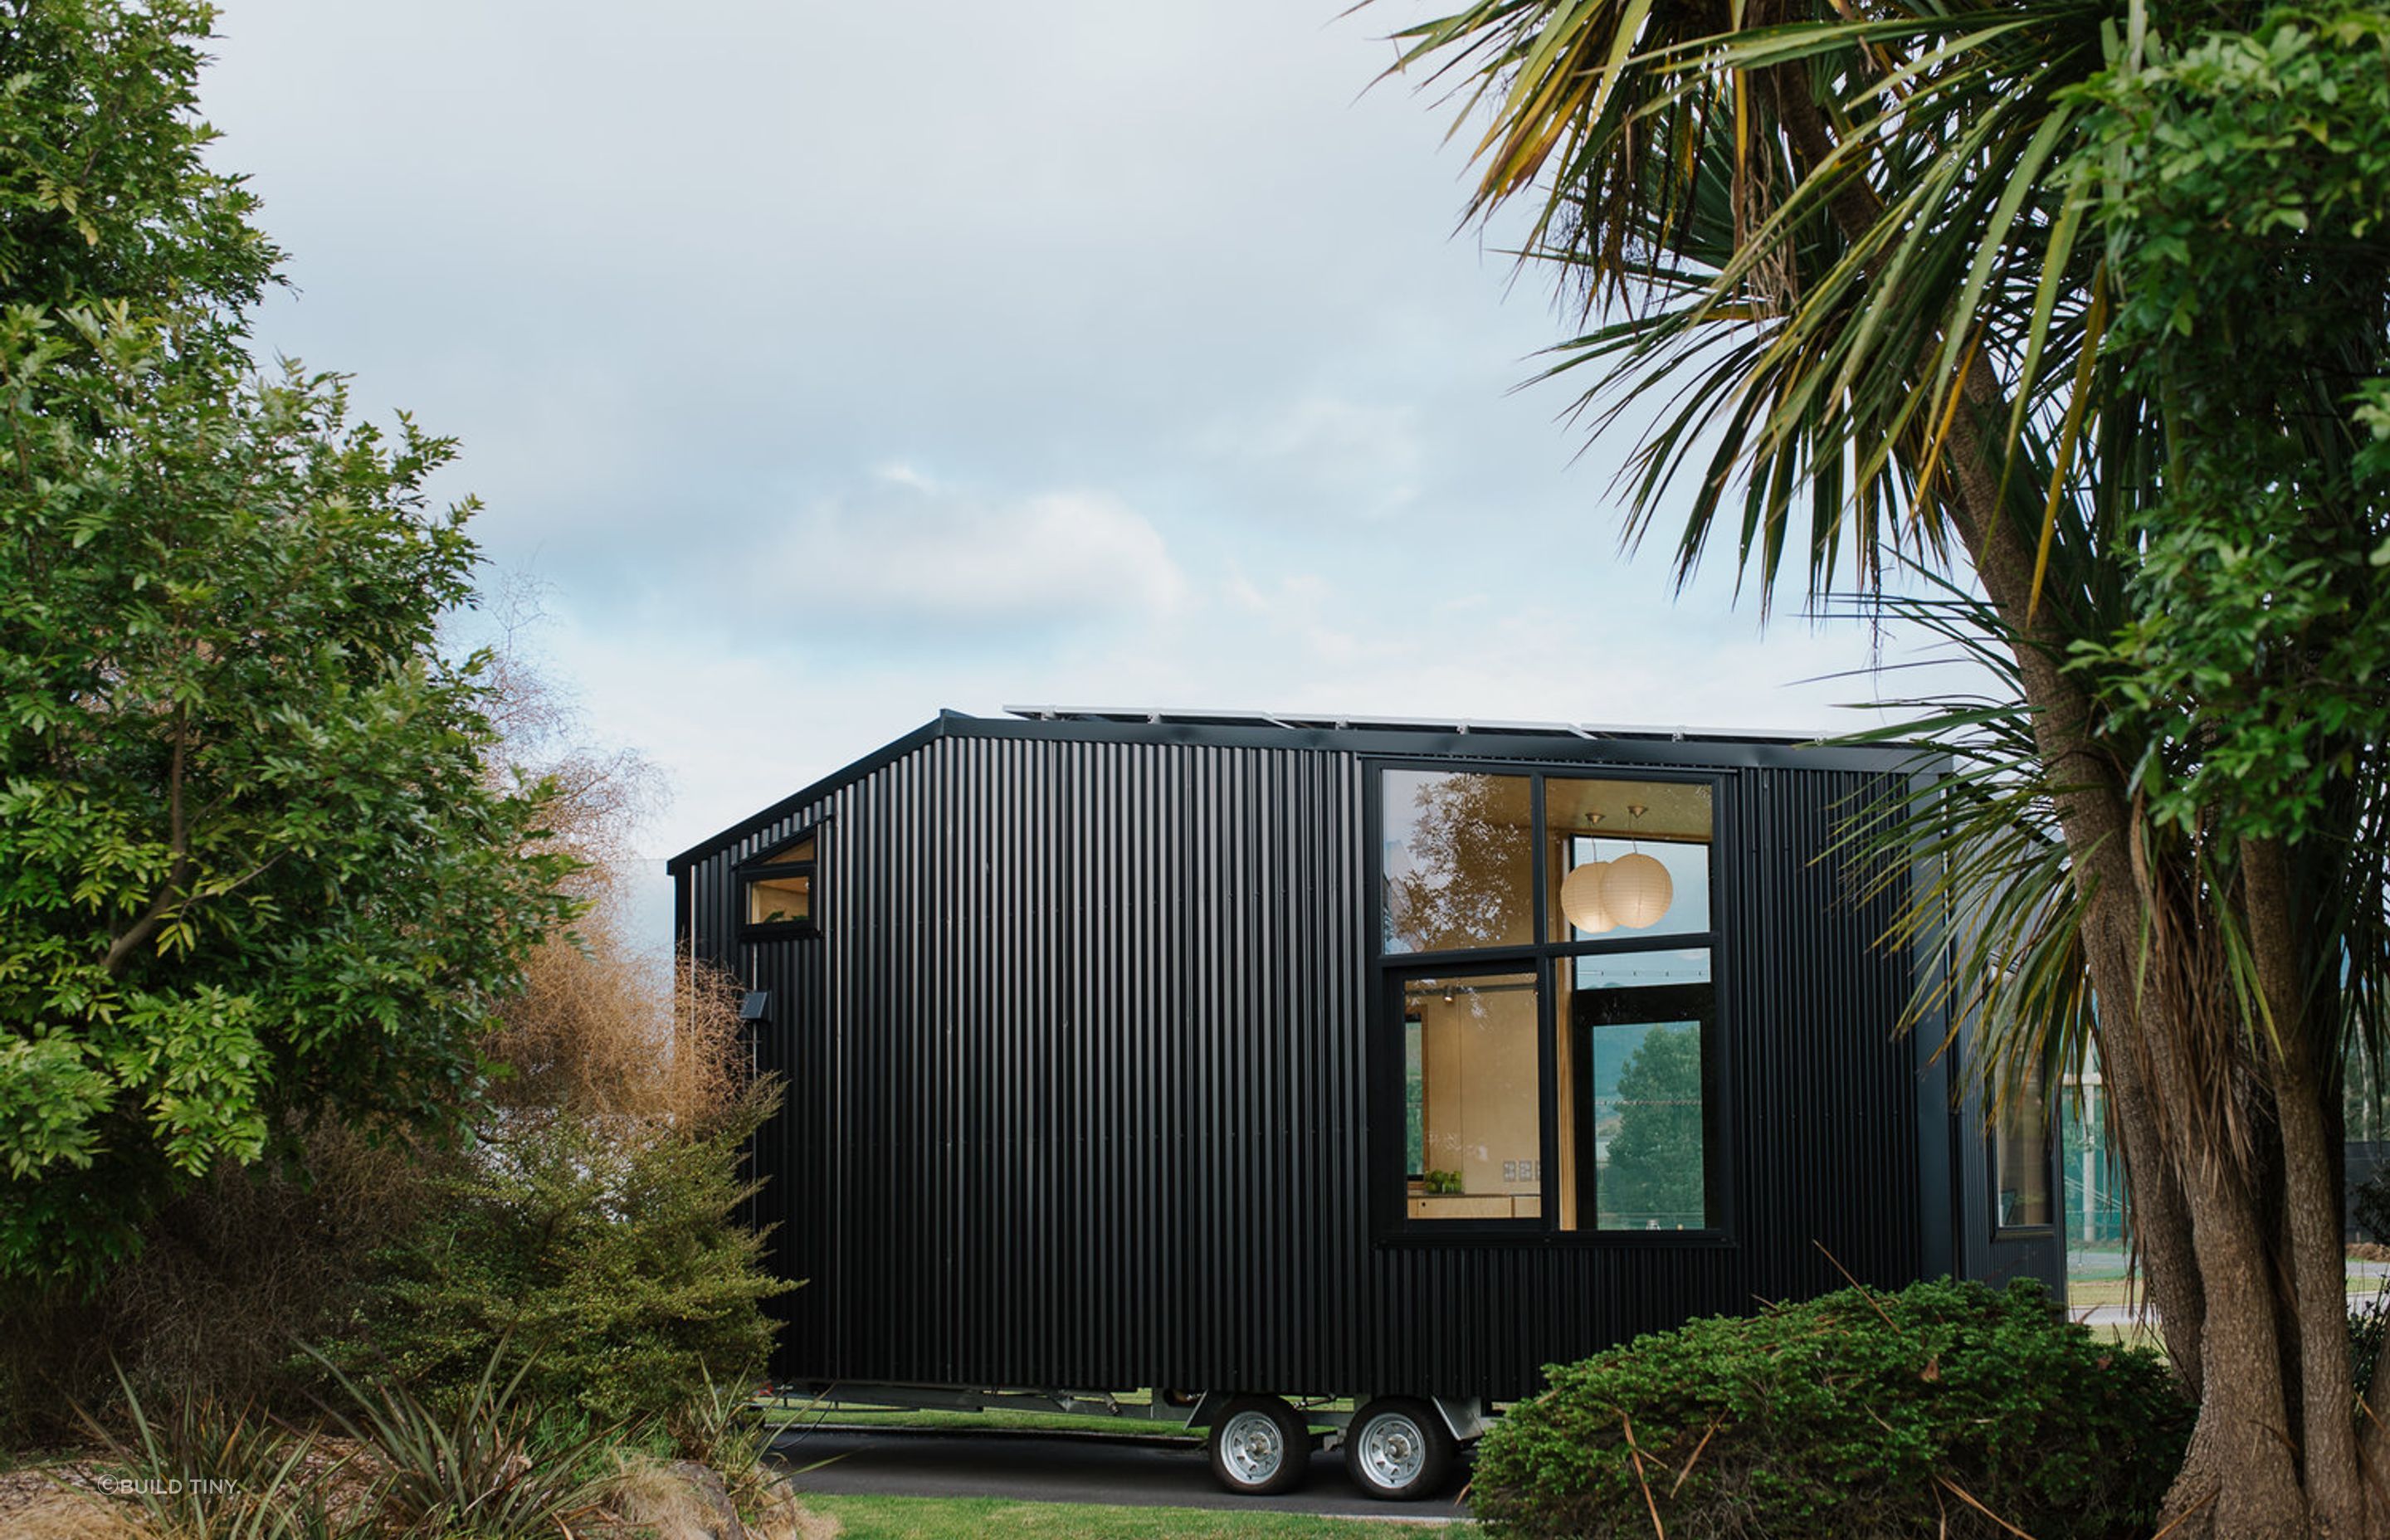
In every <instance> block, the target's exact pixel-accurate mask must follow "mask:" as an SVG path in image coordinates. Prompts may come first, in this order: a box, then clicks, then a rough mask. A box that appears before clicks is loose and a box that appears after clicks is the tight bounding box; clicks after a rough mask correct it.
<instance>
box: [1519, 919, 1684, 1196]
mask: <svg viewBox="0 0 2390 1540" xmlns="http://www.w3.org/2000/svg"><path fill="white" fill-rule="evenodd" d="M1709 971H1710V969H1709V953H1708V951H1707V950H1706V949H1703V950H1700V951H1693V952H1633V953H1626V954H1624V955H1613V956H1587V957H1566V958H1562V959H1561V961H1560V962H1557V963H1555V964H1553V965H1552V973H1553V994H1554V996H1555V997H1556V998H1557V999H1558V1001H1559V1002H1560V1007H1559V1009H1558V1011H1557V1012H1556V1015H1557V1016H1558V1018H1559V1022H1558V1033H1557V1038H1558V1041H1557V1045H1556V1046H1557V1050H1558V1057H1559V1059H1560V1074H1559V1079H1560V1090H1561V1102H1562V1112H1561V1126H1560V1135H1561V1155H1560V1173H1561V1184H1560V1186H1561V1191H1560V1210H1561V1212H1560V1223H1561V1228H1562V1229H1569V1230H1702V1229H1708V1228H1710V1227H1711V1226H1714V1225H1715V1223H1716V1221H1717V1213H1716V1204H1715V1200H1714V1197H1713V1192H1712V1184H1711V1176H1712V1173H1713V1170H1714V1167H1715V1161H1714V1160H1713V1158H1712V1149H1713V1147H1714V1145H1715V1137H1716V1132H1717V1130H1716V1124H1715V1112H1714V1102H1713V1100H1712V1098H1711V1097H1710V1094H1709V1081H1710V1068H1709V1065H1710V1059H1711V1057H1712V1054H1711V1049H1712V1038H1713V1033H1712V1024H1713V1022H1714V1021H1715V1019H1716V1007H1715V995H1714V994H1713V992H1712V990H1711V987H1710V981H1709ZM1587 1195H1591V1199H1592V1201H1591V1202H1587V1201H1586V1199H1587Z"/></svg>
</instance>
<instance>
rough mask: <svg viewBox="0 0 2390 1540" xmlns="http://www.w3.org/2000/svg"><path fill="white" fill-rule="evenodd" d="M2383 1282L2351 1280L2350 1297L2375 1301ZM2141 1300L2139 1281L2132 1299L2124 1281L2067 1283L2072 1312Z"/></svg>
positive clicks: (2071, 1280)
mask: <svg viewBox="0 0 2390 1540" xmlns="http://www.w3.org/2000/svg"><path fill="white" fill-rule="evenodd" d="M2382 1281H2383V1280H2382V1279H2380V1278H2378V1277H2350V1278H2349V1279H2348V1296H2349V1298H2351V1299H2368V1300H2370V1299H2371V1298H2372V1297H2373V1295H2374V1291H2375V1290H2378V1289H2380V1288H2381V1287H2382ZM2139 1298H2140V1286H2139V1282H2138V1281H2136V1282H2135V1283H2134V1285H2133V1286H2132V1292H2131V1293H2130V1294H2129V1295H2128V1294H2127V1292H2126V1280H2125V1279H2123V1278H2120V1277H2118V1278H2085V1277H2074V1278H2069V1279H2067V1280H2066V1308H2067V1309H2069V1310H2088V1309H2090V1308H2091V1307H2093V1306H2094V1305H2103V1304H2120V1305H2131V1304H2135V1303H2139Z"/></svg>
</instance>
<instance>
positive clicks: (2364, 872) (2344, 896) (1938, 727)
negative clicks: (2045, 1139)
mask: <svg viewBox="0 0 2390 1540" xmlns="http://www.w3.org/2000/svg"><path fill="white" fill-rule="evenodd" d="M1409 36H1410V39H1411V42H1412V45H1413V46H1412V49H1411V51H1410V53H1409V54H1408V56H1407V62H1409V63H1415V64H1432V65H1433V67H1434V68H1435V69H1436V70H1438V71H1450V72H1451V73H1452V75H1453V76H1457V77H1458V79H1460V80H1461V81H1462V82H1463V83H1464V86H1465V91H1466V94H1467V96H1468V99H1469V100H1470V102H1471V104H1472V106H1474V107H1481V108H1485V109H1490V118H1491V122H1490V126H1489V127H1488V129H1487V131H1486V133H1485V135H1484V138H1483V139H1482V140H1481V141H1480V150H1481V154H1482V157H1483V163H1484V176H1483V178H1482V180H1481V182H1480V184H1479V187H1478V192H1477V203H1476V206H1477V207H1478V208H1479V209H1481V210H1490V209H1492V208H1494V207H1496V206H1497V205H1499V204H1502V203H1504V202H1506V201H1508V200H1510V199H1522V198H1523V199H1525V200H1526V201H1527V203H1528V204H1529V206H1530V207H1532V208H1534V209H1535V210H1536V211H1537V219H1536V224H1535V225H1534V226H1533V228H1532V231H1531V237H1530V240H1529V242H1528V252H1529V259H1530V260H1548V261H1549V262H1550V263H1553V264H1554V265H1555V270H1556V271H1557V272H1559V273H1560V274H1561V275H1562V280H1561V281H1562V283H1563V285H1564V286H1565V287H1566V288H1567V289H1569V290H1570V291H1572V292H1574V294H1576V295H1577V296H1578V297H1580V298H1581V299H1582V300H1583V301H1584V302H1585V304H1586V307H1587V314H1588V316H1589V325H1588V327H1587V329H1586V330H1585V331H1584V332H1583V333H1582V334H1581V335H1579V336H1577V337H1575V338H1574V339H1572V340H1568V341H1567V342H1565V343H1563V344H1562V347H1561V358H1560V361H1559V363H1558V364H1557V365H1556V366H1555V368H1556V370H1557V371H1561V372H1566V371H1573V370H1580V369H1582V370H1587V371H1589V372H1591V373H1592V374H1593V375H1594V376H1595V377H1596V383H1595V386H1594V388H1593V390H1592V391H1589V392H1588V395H1587V404H1588V405H1589V406H1590V407H1591V409H1592V410H1593V411H1594V413H1595V416H1594V418H1593V420H1594V421H1595V422H1597V423H1606V422H1613V421H1616V420H1617V418H1616V416H1615V414H1616V412H1617V411H1618V410H1619V409H1621V408H1623V407H1625V405H1627V404H1639V407H1640V408H1643V409H1648V408H1649V407H1650V406H1651V404H1654V403H1657V404H1658V411H1657V416H1656V417H1654V418H1652V419H1651V421H1652V426H1651V428H1650V430H1648V431H1647V432H1646V433H1645V435H1644V437H1643V439H1642V441H1641V443H1640V445H1639V447H1638V450H1637V451H1636V453H1635V454H1634V456H1632V457H1631V458H1630V460H1629V461H1628V463H1627V465H1626V467H1625V473H1624V474H1625V481H1626V483H1627V485H1628V487H1629V490H1630V492H1631V494H1632V495H1633V511H1632V513H1631V515H1630V529H1631V530H1632V531H1634V532H1636V533H1641V532H1643V531H1645V530H1646V529H1648V528H1649V526H1650V525H1651V522H1652V520H1654V519H1655V518H1656V517H1657V516H1658V515H1659V512H1660V510H1661V508H1662V507H1663V506H1664V493H1666V492H1667V491H1668V490H1669V489H1670V488H1672V487H1681V488H1682V489H1684V490H1685V491H1686V492H1687V493H1688V494H1690V495H1689V499H1688V501H1686V502H1685V503H1682V504H1678V505H1674V506H1675V507H1679V508H1681V509H1682V510H1683V512H1684V514H1685V519H1684V522H1683V525H1682V528H1681V532H1680V533H1678V535H1677V540H1676V547H1677V558H1678V561H1679V563H1680V565H1681V568H1682V569H1683V570H1686V571H1690V567H1691V565H1692V563H1693V562H1694V561H1695V560H1696V559H1697V558H1699V557H1700V556H1701V555H1702V554H1703V552H1704V551H1706V550H1709V549H1711V548H1712V547H1713V546H1714V545H1716V544H1717V543H1718V542H1720V541H1724V542H1725V543H1726V544H1728V545H1729V546H1730V547H1731V549H1732V550H1733V552H1734V553H1735V559H1737V560H1738V561H1739V562H1741V564H1742V565H1743V566H1744V568H1745V569H1746V570H1747V571H1748V572H1749V574H1750V575H1751V576H1752V577H1753V578H1754V580H1756V585H1757V586H1758V587H1759V588H1760V589H1761V590H1762V592H1763V593H1764V594H1765V593H1768V592H1772V591H1773V589H1774V588H1775V587H1776V585H1777V584H1779V583H1780V580H1792V581H1796V582H1798V583H1800V584H1802V585H1803V586H1805V588H1806V590H1807V591H1808V593H1809V594H1810V596H1811V597H1813V598H1814V597H1824V596H1827V595H1829V594H1831V592H1832V591H1834V590H1835V589H1836V588H1837V587H1838V586H1839V585H1842V584H1850V583H1852V582H1854V581H1856V583H1857V584H1858V586H1859V587H1860V588H1861V590H1862V591H1863V593H1865V594H1866V595H1869V596H1870V597H1871V598H1872V602H1873V603H1874V604H1876V605H1880V606H1889V607H1891V608H1892V609H1893V610H1895V612H1897V613H1902V614H1907V615H1910V616H1913V617H1915V618H1917V619H1919V620H1921V621H1922V622H1925V623H1926V624H1927V625H1928V626H1929V627H1931V628H1933V629H1934V630H1936V631H1938V632H1939V633H1941V634H1942V635H1946V636H1947V637H1948V638H1949V639H1950V640H1951V641H1953V642H1954V643H1956V644H1957V645H1958V646H1959V647H1960V648H1962V649H1963V650H1964V651H1965V652H1966V653H1967V654H1968V655H1970V656H1972V657H1974V658H1975V659H1977V660H1978V661H1981V662H1982V663H1983V664H1985V667H1986V668H1987V670H1989V671H1990V672H1991V673H1992V674H1993V675H1994V676H1995V678H1996V680H1997V681H1998V686H1999V690H1998V691H1997V692H1995V693H1994V694H1993V695H1991V696H1990V697H1988V698H1985V699H1977V700H1971V701H1964V702H1936V703H1932V704H1933V707H1934V711H1933V714H1931V715H1929V716H1928V717H1926V718H1925V719H1923V720H1922V721H1921V723H1920V724H1919V725H1916V726H1915V727H1913V728H1912V729H1911V731H1913V732H1918V733H1921V734H1923V735H1926V736H1928V737H1931V738H1935V739H1937V740H1938V741H1940V742H1941V743H1942V744H1943V745H1944V746H1945V747H1947V748H1948V749H1949V750H1951V751H1953V752H1954V753H1956V754H1957V755H1958V756H1959V761H1960V765H1961V771H1960V775H1959V776H1957V777H1956V779H1955V781H1954V782H1953V783H1952V784H1951V785H1950V786H1948V787H1947V788H1946V789H1944V791H1943V792H1942V793H1941V794H1938V795H1937V796H1936V798H1935V799H1934V802H1932V803H1931V804H1929V805H1928V806H1927V807H1925V808H1924V809H1922V810H1921V814H1922V816H1923V817H1924V819H1925V822H1924V825H1923V828H1924V841H1925V844H1926V847H1927V849H1928V850H1929V851H1932V852H1934V853H1939V854H1942V855H1944V856H1946V857H1947V858H1948V871H1947V877H1946V878H1945V879H1942V881H1941V883H1940V884H1939V886H1938V887H1936V888H1935V889H1934V891H1932V892H1923V893H1921V894H1919V895H1918V898H1919V901H1920V902H1919V913H1918V917H1917V918H1916V921H1915V922H1916V923H1919V924H1923V923H1928V918H1927V917H1928V916H1930V915H1931V914H1932V913H1933V912H1934V911H1935V910H1938V909H1939V908H1940V907H1942V906H1943V905H1946V904H1955V905H1958V906H1959V907H1960V909H1962V910H1963V911H1965V912H1966V918H1967V921H1968V923H1967V924H1966V925H1965V926H1963V927H1962V929H1961V932H1960V933H1961V934H1962V935H1965V936H1968V937H1970V938H1972V939H1971V940H1970V941H1969V942H1968V943H1967V944H1966V948H1965V951H1964V953H1963V954H1962V956H1961V958H1960V961H1961V966H1960V968H1959V969H1955V970H1954V975H1953V977H1954V985H1953V988H1954V990H1955V996H1956V997H1955V1000H1954V1004H1955V1005H1956V1006H1957V1007H1958V1008H1959V1009H1960V1011H1961V1013H1962V1014H1963V1015H1965V1016H1967V1017H1969V1018H1971V1019H1972V1023H1973V1026H1974V1029H1975V1031H1976V1033H1977V1035H1978V1038H1979V1041H1980V1042H1981V1043H1982V1044H1984V1045H1985V1046H1986V1047H1987V1048H1988V1049H1989V1052H1988V1054H1987V1055H1986V1056H1985V1059H1984V1062H1985V1064H1987V1065H1988V1066H1990V1067H1991V1068H1992V1069H1993V1070H1994V1071H1995V1072H1996V1073H1997V1075H1998V1084H1996V1085H1995V1086H1994V1090H1995V1092H1996V1096H1995V1099H1996V1100H1997V1099H1998V1097H2003V1096H2009V1095H2014V1094H2016V1087H2017V1085H2018V1084H2019V1082H2020V1080H2021V1077H2022V1072H2023V1070H2024V1067H2025V1066H2027V1065H2029V1064H2033V1063H2037V1062H2040V1061H2041V1059H2042V1058H2043V1056H2044V1054H2045V1053H2047V1052H2049V1051H2050V1050H2052V1049H2053V1048H2054V1049H2056V1050H2057V1051H2058V1052H2059V1053H2060V1054H2061V1056H2062V1059H2066V1060H2068V1061H2072V1062H2079V1061H2080V1057H2081V1056H2082V1055H2083V1054H2084V1052H2085V1051H2086V1047H2087V1045H2088V1044H2089V1043H2091V1042H2092V1041H2093V1040H2095V1039H2096V1041H2097V1045H2098V1052H2099V1061H2100V1064H2101V1071H2102V1073H2103V1077H2104V1081H2105V1089H2106V1092H2107V1095H2108V1106H2109V1108H2110V1110H2111V1115H2112V1119H2113V1127H2114V1134H2115V1136H2116V1137H2117V1140H2118V1142H2119V1145H2120V1148H2121V1149H2122V1151H2123V1154H2124V1157H2125V1161H2126V1164H2127V1173H2128V1178H2129V1182H2130V1185H2131V1196H2132V1207H2131V1212H2132V1215H2133V1225H2134V1229H2135V1236H2136V1240H2137V1243H2138V1246H2139V1252H2140V1255H2141V1257H2142V1259H2143V1261H2144V1263H2145V1264H2146V1266H2147V1269H2148V1273H2149V1282H2150V1291H2151V1294H2152V1298H2153V1299H2154V1301H2155V1302H2156V1303H2157V1304H2158V1306H2159V1308H2160V1310H2161V1311H2162V1313H2163V1328H2164V1332H2165V1341H2166V1346H2167V1350H2168V1355H2169V1358H2170V1361H2171V1363H2172V1365H2173V1367H2174V1369H2175V1371H2176V1372H2177V1374H2178V1375H2179V1376H2180V1377H2181V1379H2182V1380H2183V1382H2184V1384H2185V1385H2186V1387H2187V1388H2189V1389H2191V1391H2192V1392H2194V1393H2196V1394H2197V1395H2198V1396H2199V1398H2200V1405H2201V1411H2200V1421H2199V1424H2198V1428H2197V1431H2196V1433H2195V1436H2194V1437H2193V1439H2192V1441H2191V1448H2190V1452H2189V1455H2188V1457H2187V1458H2186V1461H2185V1464H2184V1467H2183V1469H2182V1470H2181V1472H2180V1474H2179V1477H2178V1480H2177V1482H2176V1483H2175V1486H2174V1488H2173V1491H2172V1493H2171V1494H2170V1496H2169V1499H2168V1503H2167V1513H2166V1519H2167V1521H2168V1523H2169V1524H2171V1525H2173V1526H2174V1528H2173V1529H2172V1530H2171V1533H2173V1534H2177V1535H2178V1536H2186V1537H2187V1536H2191V1535H2195V1534H2229V1535H2306V1534H2333V1535H2342V1536H2347V1535H2357V1534H2374V1535H2378V1534H2385V1533H2390V1500H2385V1499H2384V1498H2383V1497H2382V1496H2380V1495H2379V1492H2380V1490H2382V1486H2381V1483H2382V1482H2383V1480H2384V1478H2385V1477H2390V1425H2385V1424H2384V1422H2382V1421H2381V1420H2379V1419H2373V1418H2368V1419H2366V1420H2365V1421H2364V1422H2363V1423H2362V1425H2361V1429H2360V1424H2359V1423H2358V1421H2357V1420H2356V1419H2354V1418H2351V1416H2350V1415H2349V1408H2350V1407H2351V1406H2352V1405H2354V1404H2355V1403H2356V1394H2355V1392H2356V1389H2357V1387H2355V1386H2354V1385H2353V1383H2352V1381H2351V1378H2350V1371H2349V1368H2348V1360H2347V1330H2346V1322H2345V1314H2344V1303H2343V1295H2342V1264H2341V1258H2340V1254H2339V1245H2338V1235H2339V1228H2338V1227H2339V1223H2340V1219H2339V1213H2340V1210H2339V1190H2338V1189H2339V1176H2340V1171H2339V1124H2338V1117H2339V1108H2340V1099H2341V1098H2340V1077H2341V1065H2342V1063H2343V1060H2344V1058H2345V1052H2346V1051H2347V1049H2348V1048H2349V1046H2350V1045H2352V1044H2358V1045H2372V1044H2378V1042H2379V1038H2380V1035H2381V1025H2382V1020H2383V1015H2382V1005H2381V1001H2382V994H2383V987H2384V982H2385V980H2390V944H2385V941H2384V892H2385V872H2384V851H2385V848H2390V841H2385V840H2384V833H2385V828H2384V825H2385V821H2390V807H2385V800H2384V798H2385V786H2390V775H2385V773H2384V772H2385V766H2384V763H2383V757H2384V726H2385V725H2390V704H2385V686H2384V672H2383V670H2384V661H2385V646H2390V644H2385V636H2384V631H2385V620H2390V617H2385V614H2384V609H2383V604H2384V600H2383V597H2382V584H2381V581H2380V578H2381V573H2380V571H2379V568H2378V567H2377V566H2376V565H2375V561H2376V558H2390V551H2385V548H2384V542H2385V540H2390V500H2385V498H2384V495H2383V484H2382V475H2383V472H2384V469H2385V464H2384V460H2385V453H2386V452H2385V448H2384V443H2385V441H2384V436H2383V430H2384V428H2385V427H2390V417H2385V416H2384V408H2385V406H2390V397H2385V395H2384V388H2385V387H2384V383H2383V382H2384V379H2385V378H2386V377H2390V359H2385V356H2384V355H2385V353H2390V326H2385V316H2384V309H2385V307H2384V296H2385V293H2390V243H2385V242H2384V239H2383V234H2382V233H2383V230H2384V214H2385V211H2390V175H2385V172H2390V154H2385V140H2384V135H2385V134H2390V47H2385V33H2384V13H2383V12H2382V11H2381V9H2380V8H2379V7H2378V6H2331V5H2326V6H2262V5H2256V4H2238V5H2214V4H2205V3H2203V4H2201V5H2198V6H2165V5H2152V4H2148V3H2147V0H2064V3H2061V4H2055V5H2051V4H2041V3H2038V0H1965V3H1962V4H1959V5H1946V4H1940V3H1935V4H1925V3H1923V0H1881V3H1877V4H1870V5H1869V6H1863V7H1852V6H1846V5H1843V4H1841V3H1839V0H1771V3H1768V4H1763V5H1741V4H1737V5H1732V6H1728V5H1712V4H1694V5H1689V6H1652V5H1651V4H1649V0H1593V3H1591V4H1580V3H1576V0H1482V3H1478V4H1472V5H1470V6H1467V7H1466V8H1464V9H1462V10H1460V11H1458V12H1457V13H1456V14H1454V15H1451V16H1448V17H1446V18H1443V19H1438V20H1433V21H1430V22H1426V23H1423V24H1421V25H1420V26H1419V27H1417V28H1415V29H1413V30H1412V32H1410V34H1409ZM1903 573H1908V574H1911V575H1913V576H1914V577H1915V578H1916V579H1917V580H1918V581H1919V582H1920V583H1921V584H1923V587H1924V593H1923V595H1922V597H1913V598H1906V599H1904V598H1895V597H1889V596H1888V595H1887V591H1886V584H1887V583H1888V581H1889V580H1890V579H1892V578H1893V577H1895V576H1896V575H1898V574H1903ZM1907 832H1908V833H1910V834H1912V835H1913V834H1914V833H1915V832H1916V826H1911V828H1909V829H1908V831H1907ZM2385 1392H2390V1384H2385V1383H2384V1382H2383V1381H2382V1380H2380V1379H2379V1378H2378V1377H2377V1379H2376V1380H2375V1382H2374V1384H2373V1386H2372V1387H2371V1392H2369V1394H2368V1395H2367V1398H2366V1400H2367V1404H2368V1405H2380V1404H2383V1403H2384V1401H2385V1400H2390V1394H2385Z"/></svg>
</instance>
